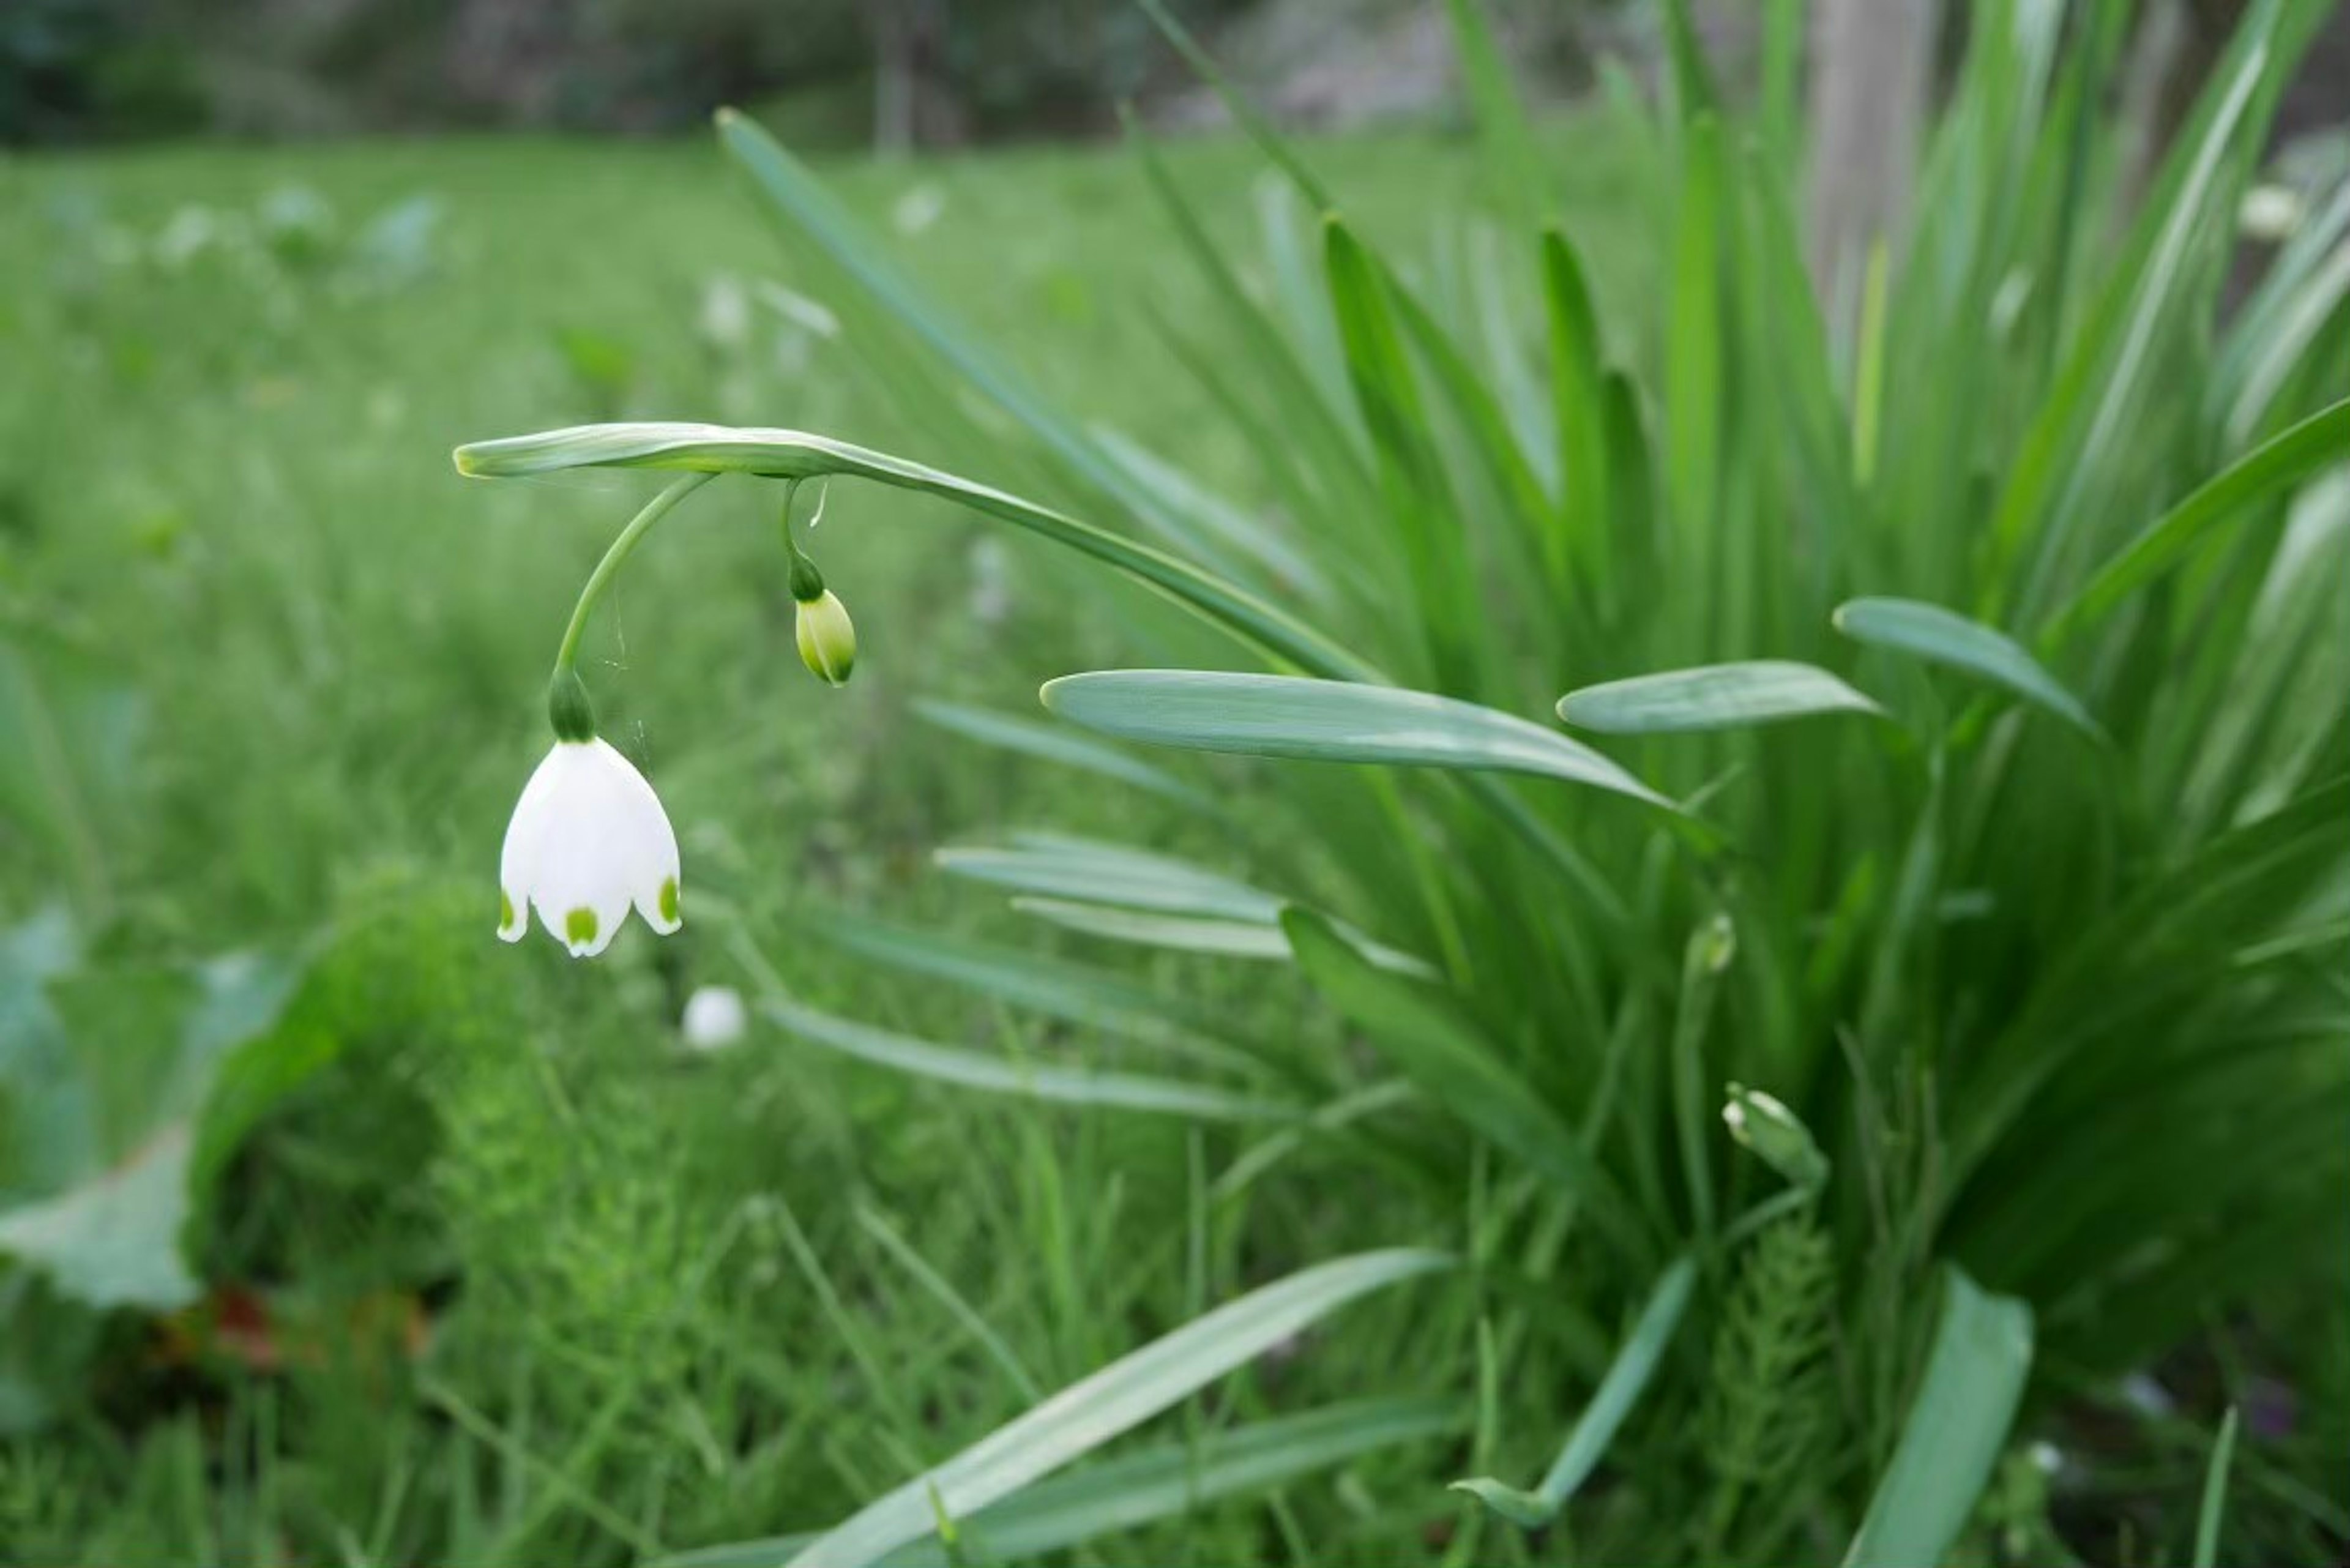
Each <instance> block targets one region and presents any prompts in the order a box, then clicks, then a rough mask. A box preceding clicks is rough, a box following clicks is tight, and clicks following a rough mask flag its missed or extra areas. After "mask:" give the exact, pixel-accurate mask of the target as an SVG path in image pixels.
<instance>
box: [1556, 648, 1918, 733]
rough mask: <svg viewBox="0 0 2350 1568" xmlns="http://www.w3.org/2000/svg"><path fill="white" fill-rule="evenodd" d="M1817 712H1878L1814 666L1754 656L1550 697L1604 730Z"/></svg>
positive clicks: (1563, 712) (1679, 728)
mask: <svg viewBox="0 0 2350 1568" xmlns="http://www.w3.org/2000/svg"><path fill="white" fill-rule="evenodd" d="M1818 713H1872V714H1876V715H1877V716H1878V717H1880V718H1881V717H1883V716H1884V713H1885V710H1883V709H1882V708H1879V707H1878V706H1877V704H1876V703H1875V702H1874V701H1870V700H1869V699H1868V698H1867V697H1865V696H1863V695H1862V694H1861V693H1860V692H1858V691H1854V690H1853V689H1852V688H1851V687H1850V686H1847V685H1846V684H1845V683H1844V682H1843V681H1842V680H1838V679H1837V678H1836V677H1835V676H1833V675H1831V674H1829V673H1828V672H1827V671H1826V670H1822V669H1820V668H1819V667H1818V666H1816V665H1812V664H1798V663H1794V662H1793V661H1791V660H1787V659H1749V660H1747V661H1745V662H1743V663H1740V664H1704V665H1698V666H1695V667H1694V668H1691V669H1689V670H1666V671H1663V672H1661V673H1659V674H1656V675H1636V676H1633V677H1632V678H1631V679H1629V680H1609V681H1606V682H1604V683H1602V684H1600V685H1597V686H1586V687H1582V688H1580V689H1579V690H1576V691H1570V692H1568V693H1567V694H1566V695H1565V696H1564V697H1562V698H1560V699H1559V700H1558V716H1559V717H1560V718H1562V719H1564V720H1565V721H1566V722H1568V723H1570V724H1573V725H1575V727H1576V728H1578V729H1584V730H1596V731H1599V732H1601V733H1603V734H1610V735H1647V734H1670V733H1676V732H1683V731H1691V730H1726V729H1735V728H1738V727H1741V726H1742V725H1747V724H1771V723H1777V722H1781V721H1783V720H1787V719H1803V718H1808V717H1811V716H1812V715H1814V714H1818Z"/></svg>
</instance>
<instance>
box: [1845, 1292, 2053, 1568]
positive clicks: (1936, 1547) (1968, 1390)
mask: <svg viewBox="0 0 2350 1568" xmlns="http://www.w3.org/2000/svg"><path fill="white" fill-rule="evenodd" d="M1944 1274H1945V1277H1946V1278H1947V1279H1948V1281H1949V1285H1948V1287H1947V1289H1946V1292H1945V1294H1944V1297H1943V1304H1942V1321H1941V1326H1940V1327H1939V1328H1938V1329H1937V1330H1936V1331H1935V1334H1934V1348H1933V1351H1932V1354H1931V1355H1930V1356H1929V1358H1928V1360H1927V1363H1926V1379H1925V1382H1924V1383H1923V1384H1921V1385H1920V1386H1919V1387H1918V1397H1917V1400H1916V1402H1915V1403H1913V1404H1912V1405H1911V1406H1910V1407H1909V1416H1908V1419H1907V1420H1906V1421H1904V1422H1903V1423H1902V1426H1901V1440H1900V1442H1899V1444H1898V1446H1897V1447H1896V1448H1895V1449H1894V1451H1893V1462H1892V1463H1891V1464H1890V1465H1888V1466H1887V1468H1886V1471H1885V1474H1884V1476H1883V1477H1882V1478H1880V1479H1879V1480H1878V1481H1877V1493H1876V1495H1875V1496H1874V1497H1872V1498H1871V1499H1870V1500H1869V1504H1868V1512H1867V1514H1866V1516H1865V1517H1864V1518H1863V1519H1862V1520H1861V1521H1860V1532H1859V1533H1858V1534H1857V1535H1856V1536H1854V1537H1853V1542H1852V1547H1851V1550H1849V1551H1848V1552H1846V1553H1845V1559H1844V1568H1920V1564H1924V1563H1944V1562H1948V1561H1949V1560H1950V1547H1951V1544H1952V1543H1953V1542H1956V1541H1957V1540H1958V1538H1959V1532H1960V1530H1961V1529H1963V1528H1964V1527H1965V1525H1966V1522H1967V1517H1968V1515H1970V1514H1971V1513H1972V1512H1973V1511H1974V1507H1975V1501H1976V1500H1977V1499H1978V1498H1980V1497H1981V1495H1982V1490H1983V1485H1984V1483H1985V1482H1987V1481H1988V1480H1990V1479H1991V1467H1992V1466H1993V1465H1994V1464H1995V1463H1997V1462H1998V1459H1999V1455H2000V1450H2001V1449H2002V1448H2003V1447H2005V1446H2006V1443H2007V1432H2008V1428H2009V1426H2010V1425H2011V1424H2012V1422H2013V1421H2014V1419H2015V1407H2016V1402H2017V1401H2018V1400H2019V1399H2021V1398H2022V1397H2023V1380H2024V1377H2025V1375H2026V1374H2028V1373H2029V1372H2030V1371H2031V1370H2032V1308H2031V1307H2029V1306H2028V1305H2026V1304H2025V1303H2022V1302H2020V1301H2016V1300H2014V1299H2012V1298H2011V1297H2008V1296H1996V1295H1991V1294H1988V1293H1985V1292H1983V1291H1982V1290H1981V1289H1980V1288H1978V1287H1977V1286H1976V1284H1975V1282H1973V1281H1972V1280H1970V1279H1969V1278H1967V1276H1966V1274H1965V1273H1964V1272H1961V1271H1960V1269H1958V1268H1957V1267H1956V1266H1952V1267H1950V1268H1948V1269H1946V1270H1945V1271H1944Z"/></svg>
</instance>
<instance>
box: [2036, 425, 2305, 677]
mask: <svg viewBox="0 0 2350 1568" xmlns="http://www.w3.org/2000/svg"><path fill="white" fill-rule="evenodd" d="M2345 461H2350V398H2345V400H2342V401H2341V402H2338V403H2333V404H2330V405H2328V406H2327V407H2325V408H2324V409H2321V410H2318V411H2317V412H2316V413H2314V414H2312V415H2310V416H2309V418H2307V419H2305V420H2303V421H2301V422H2300V423H2299V424H2296V425H2294V426H2293V427H2292V428H2290V429H2288V430H2283V431H2278V432H2277V433H2276V434H2275V435H2273V436H2271V437H2270V438H2269V439H2268V440H2267V441H2262V443H2261V444H2260V445H2259V446H2256V447H2254V448H2253V449H2252V450H2251V451H2250V452H2246V453H2245V454H2244V455H2243V456H2241V457H2240V458H2238V459H2237V460H2236V461H2235V462H2232V463H2230V464H2229V465H2228V466H2227V467H2226V468H2224V469H2222V470H2220V472H2218V473H2216V474H2214V475H2212V476H2211V477H2210V479H2208V480H2205V481H2204V482H2203V483H2201V484H2199V485H2198V486H2197V487H2196V488H2195V490H2194V492H2193V493H2191V494H2189V496H2188V497H2187V498H2186V499H2185V500H2183V501H2181V502H2179V504H2178V505H2176V506H2174V507H2172V508H2171V509H2170V510H2169V511H2168V512H2166V513H2164V514H2162V515H2161V516H2160V517H2158V518H2157V519H2156V520H2155V521H2154V522H2153V523H2150V524H2147V526H2146V527H2145V528H2144V529H2143V530H2141V531H2140V532H2139V533H2138V534H2137V535H2136V536H2135V537H2134V538H2132V539H2131V540H2130V542H2129V543H2128V544H2126V545H2123V546H2122V548H2121V549H2120V550H2119V551H2118V552H2116V554H2115V556H2113V558H2112V559H2111V560H2109V561H2107V562H2106V564H2105V565H2104V566H2101V567H2099V568H2098V570H2097V574H2096V576H2094V577H2091V578H2090V579H2089V581H2088V583H2087V584H2086V586H2085V587H2083V588H2082V589H2081V591H2080V592H2079V593H2077V594H2075V595H2074V597H2073V598H2072V600H2071V601H2070V602H2069V603H2067V604H2066V605H2065V606H2064V608H2063V609H2061V610H2060V611H2058V612H2057V613H2056V614H2055V615H2054V616H2051V617H2050V618H2049V629H2048V630H2047V631H2046V632H2045V633H2044V634H2043V642H2054V641H2056V640H2058V639H2061V638H2062V637H2064V635H2065V634H2066V633H2067V632H2070V631H2073V630H2074V629H2076V628H2081V627H2084V626H2087V625H2090V624H2092V623H2094V622H2095V621H2096V620H2098V619H2099V618H2102V617H2104V616H2105V615H2106V613H2107V612H2108V611H2110V610H2111V609H2113V607H2115V606H2116V605H2117V604H2119V603H2120V602H2121V601H2122V600H2123V599H2125V598H2127V597H2129V596H2130V595H2131V594H2134V593H2136V592H2137V590H2138V589H2140V588H2142V587H2145V586H2146V585H2147V584H2148V583H2150V582H2152V581H2153V580H2154V579H2155V578H2157V577H2158V576H2161V575H2162V574H2163V573H2164V572H2167V571H2168V570H2169V569H2170V568H2171V567H2172V566H2177V565H2178V563H2179V562H2180V561H2182V560H2184V559H2186V557H2187V556H2188V555H2189V553H2190V552H2191V551H2193V550H2194V548H2195V547H2196V546H2197V545H2199V544H2201V543H2203V542H2204V540H2205V539H2207V538H2208V537H2210V535H2211V534H2212V533H2213V531H2214V530H2216V529H2218V528H2219V527H2220V525H2221V524H2226V523H2230V522H2232V521H2234V520H2235V519H2236V518H2237V517H2239V516H2241V514H2243V513H2245V512H2246V511H2249V510H2250V509H2251V508H2252V507H2254V506H2257V505H2259V504H2261V503H2262V502H2263V501H2266V500H2268V499H2269V498H2270V497H2272V496H2274V495H2277V494H2279V493H2282V492H2284V491H2286V490H2290V489H2291V488H2293V486H2294V485H2296V484H2299V483H2301V482H2302V481H2303V480H2304V479H2306V478H2308V477H2309V476H2310V475H2311V474H2313V473H2314V472H2317V471H2318V470H2320V469H2322V468H2327V467H2331V466H2332V465H2334V464H2335V463H2338V462H2345Z"/></svg>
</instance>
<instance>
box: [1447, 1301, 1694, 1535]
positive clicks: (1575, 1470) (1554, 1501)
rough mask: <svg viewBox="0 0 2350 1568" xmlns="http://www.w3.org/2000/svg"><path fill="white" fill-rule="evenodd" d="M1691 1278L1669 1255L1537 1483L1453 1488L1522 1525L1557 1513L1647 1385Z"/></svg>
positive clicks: (1533, 1525)
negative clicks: (1637, 1317) (1635, 1319)
mask: <svg viewBox="0 0 2350 1568" xmlns="http://www.w3.org/2000/svg"><path fill="white" fill-rule="evenodd" d="M1696 1282H1697V1264H1696V1262H1695V1261H1694V1260H1692V1259H1690V1258H1687V1257H1683V1258H1678V1259H1675V1260H1674V1262H1673V1263H1672V1266H1671V1267H1669V1268H1668V1269H1667V1270H1666V1271H1665V1272H1664V1273H1663V1275H1662V1276H1661V1277H1659V1279H1658V1281H1657V1284H1656V1288H1655V1289H1654V1290H1653V1291H1651V1292H1650V1293H1649V1294H1648V1305H1646V1306H1644V1307H1642V1308H1641V1309H1640V1321H1639V1322H1638V1324H1634V1325H1633V1328H1632V1335H1631V1337H1630V1338H1629V1339H1627V1340H1626V1341H1625V1342H1624V1348H1623V1349H1621V1350H1619V1351H1617V1353H1616V1359H1615V1361H1614V1362H1613V1363H1612V1364H1610V1365H1609V1366H1608V1368H1607V1376H1606V1377H1604V1378H1602V1379H1600V1383H1599V1391H1598V1392H1597V1393H1596V1394H1594V1395H1593V1396H1592V1397H1591V1403H1590V1404H1589V1405H1587V1406H1586V1407H1584V1411H1583V1415H1582V1417H1580V1418H1579V1419H1578V1420H1576V1422H1575V1429H1574V1430H1573V1431H1571V1432H1569V1433H1568V1434H1567V1437H1566V1446H1565V1448H1563V1449H1560V1450H1559V1454H1558V1459H1557V1460H1556V1461H1555V1463H1553V1464H1552V1466H1551V1467H1550V1471H1549V1473H1548V1474H1546V1475H1544V1477H1543V1479H1542V1484H1541V1485H1539V1486H1537V1487H1536V1488H1534V1490H1532V1491H1521V1490H1518V1489H1517V1488H1515V1487H1513V1486H1507V1485H1504V1484H1503V1483H1502V1482H1500V1481H1497V1480H1492V1479H1490V1478H1488V1477H1482V1476H1481V1477H1479V1478H1478V1479H1476V1480H1457V1481H1454V1482H1453V1483H1452V1490H1455V1491H1465V1492H1468V1493H1470V1494H1471V1495H1472V1496H1474V1497H1476V1498H1477V1499H1478V1501H1481V1502H1482V1503H1484V1505H1485V1506H1486V1507H1488V1508H1490V1509H1492V1511H1494V1512H1495V1513H1498V1514H1500V1515H1501V1516H1502V1517H1503V1519H1506V1520H1508V1521H1510V1522H1511V1523H1513V1524H1515V1525H1518V1526H1521V1527H1522V1528H1523V1529H1527V1530H1540V1529H1542V1528H1544V1526H1545V1525H1547V1524H1549V1523H1550V1522H1551V1521H1552V1520H1554V1519H1555V1518H1557V1517H1558V1511H1559V1510H1560V1509H1561V1508H1564V1507H1565V1505H1566V1501H1567V1499H1569V1498H1571V1497H1573V1496H1574V1495H1575V1490H1576V1489H1577V1488H1579V1487H1580V1486H1582V1485H1583V1483H1584V1481H1585V1480H1586V1478H1588V1477H1589V1476H1590V1474H1591V1472H1592V1470H1593V1469H1595V1468H1596V1467H1597V1465H1598V1463H1599V1461H1600V1459H1601V1458H1602V1457H1604V1456H1605V1455H1606V1454H1607V1445H1608V1444H1609V1443H1610V1442H1612V1441H1614V1440H1615V1437H1616V1429H1617V1428H1619V1427H1621V1426H1622V1425H1623V1424H1624V1417H1627V1416H1628V1415H1630V1414H1631V1412H1632V1407H1633V1406H1634V1405H1635V1404H1637V1403H1638V1402H1639V1398H1640V1395H1641V1393H1642V1391H1643V1390H1645V1389H1646V1388H1647V1387H1648V1379H1649V1377H1650V1376H1652V1375H1653V1374H1654V1373H1655V1372H1656V1370H1657V1362H1658V1360H1659V1357H1661V1356H1662V1355H1664V1353H1665V1346H1666V1345H1669V1344H1670V1343H1671V1342H1672V1337H1673V1330H1674V1329H1676V1328H1678V1327H1679V1326H1680V1321H1681V1314H1682V1313H1683V1312H1684V1311H1685V1310H1686V1309H1687V1308H1688V1306H1689V1298H1690V1287H1691V1286H1692V1285H1694V1284H1695V1283H1696Z"/></svg>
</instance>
